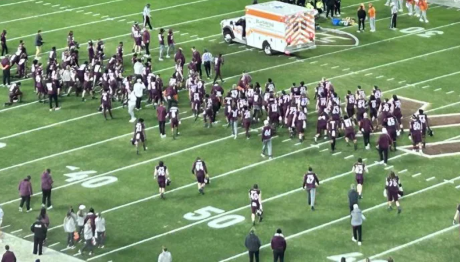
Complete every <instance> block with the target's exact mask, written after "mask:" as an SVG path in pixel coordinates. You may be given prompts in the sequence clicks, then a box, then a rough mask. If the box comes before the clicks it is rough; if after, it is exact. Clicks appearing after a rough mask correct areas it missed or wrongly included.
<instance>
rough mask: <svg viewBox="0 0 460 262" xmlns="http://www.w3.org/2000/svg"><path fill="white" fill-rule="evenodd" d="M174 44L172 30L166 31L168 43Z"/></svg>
mask: <svg viewBox="0 0 460 262" xmlns="http://www.w3.org/2000/svg"><path fill="white" fill-rule="evenodd" d="M173 44H174V34H173V32H169V33H168V45H173Z"/></svg>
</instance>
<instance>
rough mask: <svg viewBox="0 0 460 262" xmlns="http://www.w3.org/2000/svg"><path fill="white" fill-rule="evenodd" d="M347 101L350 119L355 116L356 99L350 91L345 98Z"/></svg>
mask: <svg viewBox="0 0 460 262" xmlns="http://www.w3.org/2000/svg"><path fill="white" fill-rule="evenodd" d="M345 101H347V109H346V111H347V115H348V117H349V118H353V117H354V116H355V106H356V98H355V96H354V95H353V94H352V93H351V91H350V90H348V92H347V95H346V96H345Z"/></svg>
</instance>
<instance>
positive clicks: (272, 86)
mask: <svg viewBox="0 0 460 262" xmlns="http://www.w3.org/2000/svg"><path fill="white" fill-rule="evenodd" d="M265 92H269V93H273V92H275V83H273V82H268V83H266V84H265Z"/></svg>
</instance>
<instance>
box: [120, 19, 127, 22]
mask: <svg viewBox="0 0 460 262" xmlns="http://www.w3.org/2000/svg"><path fill="white" fill-rule="evenodd" d="M123 21H126V19H121V20H118V22H123Z"/></svg>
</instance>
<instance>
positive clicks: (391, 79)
mask: <svg viewBox="0 0 460 262" xmlns="http://www.w3.org/2000/svg"><path fill="white" fill-rule="evenodd" d="M393 80H395V79H394V78H388V79H387V81H393Z"/></svg>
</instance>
